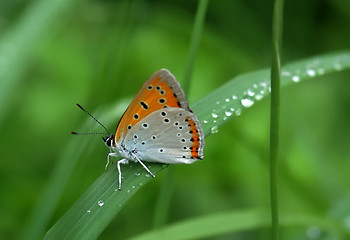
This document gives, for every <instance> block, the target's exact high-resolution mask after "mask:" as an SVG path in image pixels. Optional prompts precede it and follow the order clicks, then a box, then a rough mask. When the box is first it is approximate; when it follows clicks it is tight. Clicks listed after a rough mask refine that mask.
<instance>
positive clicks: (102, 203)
mask: <svg viewBox="0 0 350 240" xmlns="http://www.w3.org/2000/svg"><path fill="white" fill-rule="evenodd" d="M97 204H98V205H99V206H100V207H102V206H103V205H105V203H104V202H102V201H101V200H100V201H98V202H97Z"/></svg>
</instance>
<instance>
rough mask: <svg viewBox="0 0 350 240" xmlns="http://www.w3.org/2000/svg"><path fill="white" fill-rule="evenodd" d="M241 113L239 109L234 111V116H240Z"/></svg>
mask: <svg viewBox="0 0 350 240" xmlns="http://www.w3.org/2000/svg"><path fill="white" fill-rule="evenodd" d="M241 113H242V109H240V108H239V109H237V110H236V111H235V115H236V116H239V115H241Z"/></svg>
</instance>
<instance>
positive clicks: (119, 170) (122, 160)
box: [117, 158, 129, 191]
mask: <svg viewBox="0 0 350 240" xmlns="http://www.w3.org/2000/svg"><path fill="white" fill-rule="evenodd" d="M128 163H129V161H128V159H125V158H124V159H121V160H119V161H118V162H117V168H118V173H119V178H118V179H119V186H118V189H119V191H120V190H122V171H121V169H120V164H128Z"/></svg>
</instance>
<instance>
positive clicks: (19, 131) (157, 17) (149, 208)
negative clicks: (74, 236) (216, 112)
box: [0, 0, 350, 239]
mask: <svg viewBox="0 0 350 240" xmlns="http://www.w3.org/2000/svg"><path fill="white" fill-rule="evenodd" d="M196 7H197V1H185V0H178V1H161V0H149V1H146V0H130V1H126V0H124V1H117V0H115V1H113V0H94V1H83V0H79V1H78V0H70V1H58V0H47V1H29V0H15V1H14V0H1V1H0V84H1V85H0V87H1V88H2V89H0V91H1V94H2V96H0V101H1V104H0V106H1V109H0V111H1V115H0V135H1V138H0V141H1V142H0V151H1V161H0V164H1V165H0V178H1V187H0V196H1V204H0V213H1V215H0V216H1V217H0V238H1V239H13V238H16V237H18V236H19V234H20V232H21V230H22V229H23V225H24V224H25V223H26V222H27V221H28V219H29V216H30V214H31V212H32V210H33V208H34V207H35V206H36V204H37V202H38V200H39V198H40V194H41V193H42V190H43V189H44V187H45V184H46V182H47V180H48V179H49V177H50V174H51V173H52V171H53V169H54V167H55V165H56V163H57V161H58V159H59V157H60V156H61V153H62V152H63V151H64V149H65V148H66V147H67V144H68V142H69V141H70V139H71V138H73V137H76V136H71V135H69V131H71V130H79V129H80V125H81V124H82V122H84V121H86V118H87V116H86V115H85V114H83V113H82V112H81V111H80V110H79V109H78V108H77V107H76V106H75V103H76V102H79V103H80V104H82V105H83V106H85V107H86V108H87V109H88V110H89V111H91V112H94V111H95V110H98V109H101V107H102V106H110V105H113V104H116V103H117V102H118V101H121V99H125V98H126V99H128V101H130V100H131V98H132V97H133V96H134V95H135V94H136V92H137V91H138V89H139V88H140V86H141V85H142V83H143V82H144V81H145V80H146V79H147V78H148V77H149V76H150V75H151V74H152V73H153V72H154V71H156V70H158V69H160V68H168V69H169V70H170V71H171V72H172V73H173V74H174V75H175V76H176V77H177V79H178V80H179V82H180V83H181V81H182V77H183V75H184V69H185V64H186V61H187V56H188V49H189V42H190V37H191V33H192V27H193V21H194V15H195V12H196ZM30 14H33V15H34V16H36V20H35V18H33V19H34V20H33V19H31V18H29V17H28V16H31V15H30ZM284 16H285V23H284V43H283V61H284V62H290V61H293V60H298V59H303V58H306V57H309V56H313V55H316V54H321V53H327V52H331V51H338V50H345V49H349V42H350V34H349V26H350V2H348V1H346V0H306V1H304V0H294V1H286V2H285V14H284ZM271 21H272V1H259V0H253V1H243V0H240V1H229V0H222V1H211V2H209V6H208V12H207V16H206V24H205V28H204V31H203V35H202V39H201V44H200V48H199V51H198V56H197V60H196V64H195V68H194V72H193V75H192V77H193V78H192V82H191V89H190V91H189V93H188V94H187V96H188V100H189V102H190V103H193V102H195V101H196V100H198V99H199V98H201V97H203V96H205V95H206V94H208V93H209V92H211V91H212V90H213V89H215V88H217V87H219V86H220V85H222V84H223V83H225V82H226V81H228V80H229V79H231V78H233V77H234V76H236V75H238V74H242V73H246V72H249V71H254V70H258V69H261V68H268V67H269V66H270V59H271ZM37 23H41V24H42V25H38V24H37ZM17 46H20V47H18V48H17ZM9 59H10V60H9ZM349 73H350V72H349V71H343V72H339V73H336V74H331V75H326V76H323V77H318V78H316V79H315V80H311V81H307V82H304V83H300V84H296V85H293V86H291V87H288V88H285V89H283V90H282V99H281V145H280V171H279V174H280V183H279V189H280V192H279V201H280V207H281V215H282V216H283V214H284V213H285V212H293V211H296V212H309V213H312V214H315V215H317V216H322V217H324V218H325V219H331V220H332V221H333V220H334V221H336V222H338V223H339V224H342V225H344V226H345V229H348V231H349V232H350V177H349V173H350V161H349V160H350V147H349V145H350V124H349V123H350V111H349V110H350V87H349ZM99 113H101V112H100V111H99ZM96 117H97V118H99V115H98V114H97V115H96ZM91 121H92V120H91ZM118 121H119V119H111V120H110V121H108V122H105V123H104V124H105V125H106V126H107V127H108V128H109V129H111V130H113V129H115V127H116V124H117V122H118ZM86 131H89V129H86ZM82 137H83V136H82ZM86 137H87V138H91V141H92V142H93V144H91V145H93V146H94V148H93V149H91V148H90V149H88V150H87V151H86V154H84V155H83V156H82V157H81V159H80V160H79V162H78V164H77V166H76V167H75V168H74V171H73V175H72V176H71V177H70V179H69V183H68V185H67V186H66V188H65V191H64V194H63V196H62V197H61V198H60V200H59V205H58V207H57V209H56V210H55V211H54V215H53V218H52V219H51V221H50V223H49V224H50V226H52V225H53V224H54V223H55V222H56V221H57V220H58V219H59V218H60V217H61V216H62V215H63V214H64V213H65V212H66V211H67V210H68V208H69V207H70V206H71V205H72V204H73V203H74V202H75V201H76V200H77V199H78V198H79V196H81V194H82V193H83V192H84V191H85V190H86V189H87V188H88V187H89V186H90V185H91V184H92V183H93V182H94V180H95V179H96V178H98V176H100V175H101V174H103V172H104V166H105V161H106V155H107V153H108V149H107V148H106V147H105V146H104V144H103V143H102V141H101V139H100V137H98V136H86ZM268 150H269V99H264V100H262V101H260V102H259V103H257V104H255V105H254V107H252V108H250V109H248V110H247V111H245V112H243V114H242V115H241V116H240V117H237V118H235V119H234V120H233V121H231V122H230V123H229V124H227V125H225V126H224V127H222V128H220V129H219V132H218V133H217V134H214V135H212V136H210V137H209V138H207V139H206V147H205V160H203V161H201V162H200V163H195V164H192V165H188V166H187V165H186V166H183V165H182V166H176V167H175V188H174V193H173V195H172V200H171V208H170V213H169V222H171V223H172V222H176V221H180V220H183V219H186V218H189V217H194V216H201V215H204V214H208V213H213V212H220V211H227V210H232V209H240V208H249V207H268V206H269V194H270V193H269V183H268V176H269V173H268ZM164 172H165V171H164ZM164 172H163V173H161V174H159V175H158V176H157V177H156V178H155V179H153V180H152V181H151V182H150V183H149V184H147V185H146V186H145V187H144V188H143V189H141V190H140V191H139V192H138V193H137V194H136V195H135V197H134V198H133V199H132V200H131V201H130V202H129V203H128V204H127V205H126V206H125V207H124V208H123V210H122V211H121V212H120V214H119V215H118V216H117V217H116V218H115V219H114V220H113V221H112V223H111V224H110V226H109V227H108V228H107V229H106V230H105V232H104V233H103V234H102V235H101V237H100V238H101V239H115V236H116V235H117V236H118V238H119V239H124V238H126V237H130V236H133V235H135V234H138V233H142V232H144V231H148V230H149V229H150V228H151V227H152V215H153V213H154V209H155V205H154V203H155V202H156V199H157V197H158V192H159V188H160V185H161V182H162V179H163V177H164ZM267 221H269V220H267ZM50 226H49V227H50ZM349 232H348V233H347V234H348V235H346V234H345V236H348V237H349V236H350V235H349V234H350V233H349ZM281 235H282V236H283V239H335V234H334V233H331V232H328V231H326V230H324V229H323V228H321V227H319V226H318V225H317V224H316V225H311V226H308V227H298V226H293V225H291V226H287V227H282V229H281ZM267 236H269V230H268V229H256V230H254V231H247V232H243V233H241V234H227V235H223V236H218V237H217V238H215V239H267ZM342 236H344V235H342Z"/></svg>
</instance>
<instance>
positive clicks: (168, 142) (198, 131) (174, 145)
mask: <svg viewBox="0 0 350 240" xmlns="http://www.w3.org/2000/svg"><path fill="white" fill-rule="evenodd" d="M124 144H125V148H126V149H129V150H130V151H132V152H133V153H134V154H135V155H136V156H137V157H138V158H139V159H140V160H143V161H149V162H161V163H167V164H177V163H192V162H194V161H196V160H198V159H202V158H203V147H204V144H205V143H204V133H203V130H202V127H201V124H200V121H199V120H198V118H197V117H196V115H195V114H193V113H192V112H190V111H188V110H186V109H182V108H164V109H160V110H157V111H155V112H153V113H151V114H149V115H148V116H147V117H145V118H143V119H141V120H140V121H139V122H138V123H137V124H135V126H134V127H133V128H131V130H130V131H129V132H128V133H127V135H126V137H125V139H124Z"/></svg>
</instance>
